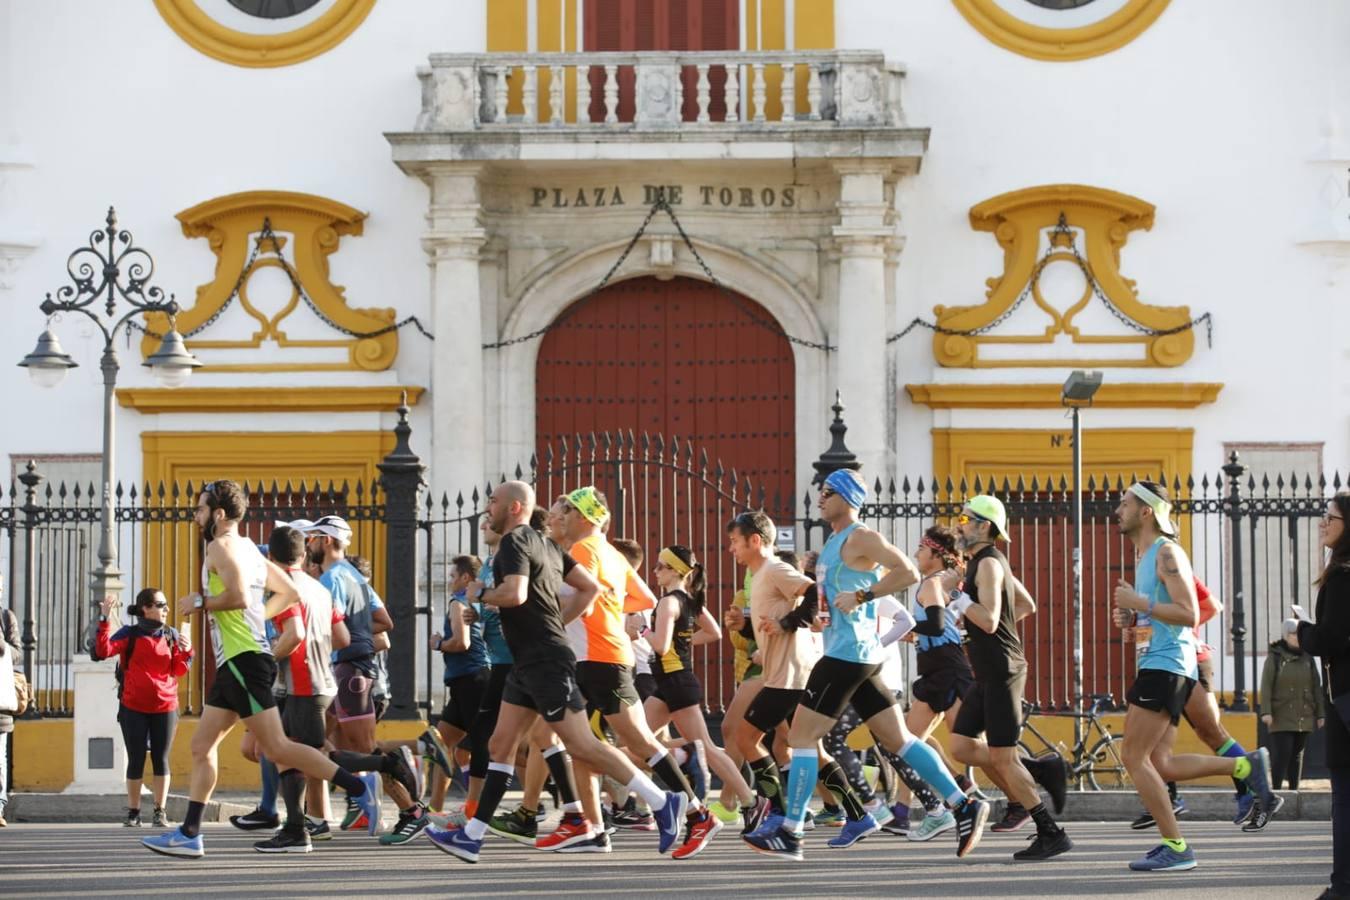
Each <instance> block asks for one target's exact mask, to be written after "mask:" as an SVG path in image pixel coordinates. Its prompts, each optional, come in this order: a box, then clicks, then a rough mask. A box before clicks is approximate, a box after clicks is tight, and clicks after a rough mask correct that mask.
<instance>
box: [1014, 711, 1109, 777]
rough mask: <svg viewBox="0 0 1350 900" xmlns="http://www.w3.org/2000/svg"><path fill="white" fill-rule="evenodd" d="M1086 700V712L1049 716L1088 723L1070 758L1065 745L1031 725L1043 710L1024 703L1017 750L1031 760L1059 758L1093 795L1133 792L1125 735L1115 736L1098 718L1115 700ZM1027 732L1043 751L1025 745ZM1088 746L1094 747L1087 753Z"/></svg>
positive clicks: (1060, 713)
mask: <svg viewBox="0 0 1350 900" xmlns="http://www.w3.org/2000/svg"><path fill="white" fill-rule="evenodd" d="M1083 699H1084V700H1085V701H1090V705H1089V706H1088V708H1087V709H1086V711H1084V712H1057V713H1046V715H1053V716H1062V717H1064V718H1071V719H1084V720H1085V724H1086V726H1087V727H1085V728H1083V730H1082V737H1080V738H1079V739H1078V742H1077V743H1076V744H1075V745H1074V748H1073V751H1072V753H1071V754H1069V753H1065V749H1064V745H1063V744H1052V743H1051V742H1050V740H1049V739H1048V738H1046V736H1045V735H1043V734H1041V732H1040V731H1038V730H1037V729H1036V726H1035V725H1034V724H1032V722H1031V717H1032V716H1033V715H1038V714H1040V713H1041V708H1040V707H1039V706H1038V705H1037V704H1035V703H1029V702H1027V701H1025V700H1023V701H1022V730H1021V732H1020V733H1019V734H1018V738H1017V746H1018V748H1019V749H1020V750H1021V751H1022V752H1023V753H1025V754H1026V755H1027V756H1030V757H1032V758H1035V757H1037V756H1040V755H1042V754H1045V753H1047V752H1055V753H1058V754H1060V756H1061V757H1063V758H1064V761H1065V763H1066V764H1068V767H1069V771H1070V773H1072V779H1073V780H1074V781H1077V782H1078V783H1079V785H1080V786H1081V785H1082V782H1083V780H1084V779H1086V781H1087V783H1088V784H1089V785H1091V787H1092V790H1094V791H1102V790H1107V791H1122V790H1133V784H1132V782H1131V780H1130V774H1129V772H1127V771H1126V770H1125V756H1124V752H1123V749H1122V745H1123V744H1124V741H1125V738H1124V736H1123V735H1119V734H1112V733H1111V729H1109V728H1107V727H1106V723H1104V722H1103V721H1102V720H1101V718H1100V716H1099V713H1101V712H1103V711H1107V710H1110V709H1111V708H1112V707H1114V706H1115V698H1113V697H1112V696H1111V695H1110V694H1088V695H1087V696H1086V697H1084V698H1083ZM1028 732H1030V734H1031V736H1033V737H1035V738H1036V739H1037V740H1039V741H1040V743H1041V744H1042V749H1041V750H1040V751H1039V752H1033V751H1032V749H1031V746H1030V745H1029V744H1028V743H1027V742H1026V738H1027V733H1028ZM1089 743H1091V749H1088V745H1089Z"/></svg>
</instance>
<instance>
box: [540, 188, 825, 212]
mask: <svg viewBox="0 0 1350 900" xmlns="http://www.w3.org/2000/svg"><path fill="white" fill-rule="evenodd" d="M662 194H664V195H665V197H666V199H667V200H668V201H670V205H671V206H686V207H694V208H696V209H707V210H719V209H725V210H785V209H797V208H798V196H797V187H796V186H794V185H781V186H778V187H770V186H767V185H757V186H746V185H726V184H698V185H685V184H643V185H619V184H614V185H590V186H578V187H532V188H530V208H531V209H602V208H604V207H608V206H628V205H630V204H631V205H638V204H639V203H640V204H641V205H642V206H651V205H652V204H653V203H655V202H656V199H657V197H659V196H661V195H662Z"/></svg>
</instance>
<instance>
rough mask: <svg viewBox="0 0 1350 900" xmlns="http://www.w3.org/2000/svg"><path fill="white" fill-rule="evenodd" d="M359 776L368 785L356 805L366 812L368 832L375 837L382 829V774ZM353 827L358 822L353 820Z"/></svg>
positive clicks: (372, 773) (370, 773) (368, 773)
mask: <svg viewBox="0 0 1350 900" xmlns="http://www.w3.org/2000/svg"><path fill="white" fill-rule="evenodd" d="M403 749H404V750H407V749H408V748H406V747H404V748H403ZM357 777H358V778H360V779H361V782H362V783H363V784H364V785H365V786H366V792H365V793H364V794H362V795H361V796H359V797H357V798H356V805H357V806H359V807H360V808H361V812H362V813H364V814H365V818H366V833H367V834H369V835H370V836H371V837H374V836H375V834H376V832H378V831H379V830H380V776H379V775H377V774H376V773H374V772H367V773H366V774H364V775H358V776H357ZM352 827H353V828H356V827H358V826H357V823H355V822H353V823H352Z"/></svg>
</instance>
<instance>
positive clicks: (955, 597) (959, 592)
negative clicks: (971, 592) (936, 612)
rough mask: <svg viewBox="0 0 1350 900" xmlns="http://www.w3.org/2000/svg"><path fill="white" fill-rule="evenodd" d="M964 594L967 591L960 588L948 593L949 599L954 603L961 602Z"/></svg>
mask: <svg viewBox="0 0 1350 900" xmlns="http://www.w3.org/2000/svg"><path fill="white" fill-rule="evenodd" d="M964 594H965V591H963V590H961V589H960V588H952V589H951V590H950V591H948V592H947V599H948V600H953V601H955V600H960V599H961V597H962V595H964Z"/></svg>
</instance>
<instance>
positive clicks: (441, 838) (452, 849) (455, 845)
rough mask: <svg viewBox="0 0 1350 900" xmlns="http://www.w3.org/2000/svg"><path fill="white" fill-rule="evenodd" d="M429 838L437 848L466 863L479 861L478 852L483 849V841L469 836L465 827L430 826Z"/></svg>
mask: <svg viewBox="0 0 1350 900" xmlns="http://www.w3.org/2000/svg"><path fill="white" fill-rule="evenodd" d="M427 840H429V841H431V843H432V846H434V847H435V848H436V849H437V850H441V851H443V852H445V853H449V854H450V855H451V856H453V857H455V858H456V859H461V860H463V861H464V862H466V863H476V862H478V852H479V851H480V850H482V849H483V842H482V841H481V840H477V841H475V840H474V839H473V838H471V837H469V836H468V835H467V834H465V833H464V829H463V828H445V829H440V828H428V829H427Z"/></svg>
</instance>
